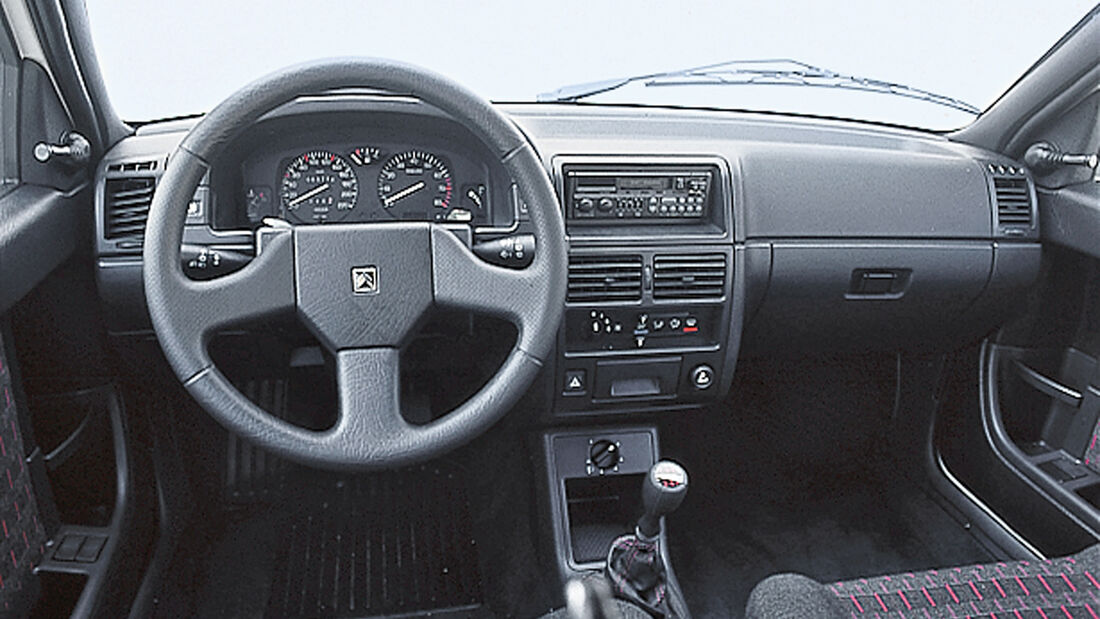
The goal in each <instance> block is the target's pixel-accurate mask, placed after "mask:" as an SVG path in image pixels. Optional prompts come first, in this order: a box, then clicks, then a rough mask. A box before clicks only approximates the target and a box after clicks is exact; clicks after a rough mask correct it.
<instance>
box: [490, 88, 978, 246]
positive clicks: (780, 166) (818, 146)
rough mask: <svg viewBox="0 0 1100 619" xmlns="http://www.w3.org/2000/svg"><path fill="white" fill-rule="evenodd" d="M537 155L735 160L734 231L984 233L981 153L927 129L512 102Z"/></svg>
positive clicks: (757, 234) (747, 234)
mask: <svg viewBox="0 0 1100 619" xmlns="http://www.w3.org/2000/svg"><path fill="white" fill-rule="evenodd" d="M510 111H511V112H512V115H513V118H514V119H515V120H516V121H517V122H518V123H519V124H520V126H521V127H522V128H523V129H524V130H525V131H526V132H527V134H528V136H529V137H530V138H531V139H532V140H533V141H534V142H535V144H536V146H537V147H538V148H539V150H540V152H541V154H542V156H543V158H544V159H546V160H549V159H551V158H552V157H555V156H558V155H573V154H580V153H583V154H586V155H595V154H606V155H720V156H722V157H725V158H726V159H727V160H729V161H731V162H732V164H733V165H735V168H736V171H735V177H736V178H735V182H737V183H739V184H740V187H739V189H740V192H741V203H738V202H737V201H736V199H735V204H734V210H735V218H737V219H738V222H739V223H741V224H742V226H741V230H740V231H739V232H738V234H737V238H738V239H746V238H748V239H752V238H928V239H930V238H942V239H963V238H969V239H975V238H989V237H990V236H991V234H992V230H993V227H992V223H993V222H992V215H991V213H992V211H991V208H990V197H989V191H988V186H987V179H986V176H985V174H984V173H983V171H982V167H981V164H980V161H982V160H984V159H989V158H997V159H999V158H998V157H996V155H993V154H991V153H983V152H981V151H978V150H976V149H973V148H971V147H968V146H964V145H958V144H954V143H952V142H950V141H948V140H947V139H945V138H943V137H940V136H938V135H934V134H927V133H920V132H916V131H907V130H903V129H894V128H889V127H881V128H880V127H870V126H868V125H860V124H857V123H850V122H842V121H830V120H821V119H803V118H794V117H775V116H767V115H760V114H731V113H718V112H703V111H685V110H662V109H658V110H638V109H607V108H598V109H593V108H583V107H582V108H577V107H567V106H562V107H546V106H539V107H538V108H537V109H536V108H535V107H534V106H514V107H513V108H511V109H510Z"/></svg>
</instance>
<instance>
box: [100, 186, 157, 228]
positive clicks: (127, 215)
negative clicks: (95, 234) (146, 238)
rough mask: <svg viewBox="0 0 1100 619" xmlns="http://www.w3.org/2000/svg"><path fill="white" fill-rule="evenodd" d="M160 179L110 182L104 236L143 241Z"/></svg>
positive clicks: (105, 208)
mask: <svg viewBox="0 0 1100 619" xmlns="http://www.w3.org/2000/svg"><path fill="white" fill-rule="evenodd" d="M155 186H156V179H154V178H153V177H152V176H141V177H131V178H109V179H107V182H106V186H105V188H104V196H103V207H104V213H105V218H106V220H105V222H104V223H105V225H104V236H106V237H107V239H117V238H123V237H140V236H142V234H144V232H145V220H146V219H147V218H148V217H149V204H150V203H151V202H152V201H153V189H154V187H155Z"/></svg>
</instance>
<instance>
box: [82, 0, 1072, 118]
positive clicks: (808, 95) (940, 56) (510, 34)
mask: <svg viewBox="0 0 1100 619" xmlns="http://www.w3.org/2000/svg"><path fill="white" fill-rule="evenodd" d="M780 4H782V6H779V5H780ZM1092 5H1093V0H1088V1H1084V0H1060V1H1059V2H1054V3H1046V4H1044V5H1043V6H1042V8H1041V10H1040V9H1039V8H1038V7H1037V5H1036V4H1035V3H1034V1H1028V2H1023V1H1017V0H1002V1H1000V2H996V3H987V2H959V1H958V0H935V1H933V0H924V1H923V2H911V3H896V2H877V1H872V0H867V1H859V2H857V1H852V2H844V3H824V2H818V1H803V2H785V3H768V4H764V3H759V4H756V3H754V4H752V5H747V3H741V2H731V1H728V0H726V1H716V2H709V1H697V2H691V3H676V2H669V1H667V0H662V1H651V0H631V1H629V2H599V1H592V0H582V1H576V0H557V1H555V2H553V3H547V4H535V3H517V2H515V1H514V0H513V1H509V2H505V1H496V0H479V1H477V2H462V3H457V2H433V1H420V2H407V1H402V2H382V1H379V0H372V1H370V2H363V1H350V0H345V1H340V0H329V1H326V2H308V1H306V0H294V1H284V0H266V1H257V2H237V3H233V2H229V1H228V0H188V1H186V2H150V1H149V0H87V9H88V14H89V20H90V22H91V29H92V37H93V42H94V44H95V48H96V54H97V55H98V58H99V62H100V65H101V69H102V72H103V77H104V80H105V82H106V84H107V91H108V94H109V96H110V97H111V100H112V103H113V104H114V106H115V108H116V110H117V111H118V113H119V115H120V116H121V117H122V118H124V119H126V120H131V121H147V120H154V119H159V118H167V117H173V116H184V115H191V114H198V113H202V112H205V111H207V110H209V109H210V108H212V107H213V106H214V105H216V104H217V103H218V102H219V101H220V100H222V99H223V98H225V97H226V96H227V95H229V94H230V93H232V92H233V91H235V90H236V89H238V88H239V87H240V86H242V85H244V84H246V83H248V82H249V81H252V80H254V79H256V78H257V77H259V76H260V75H263V74H265V73H267V72H270V71H273V70H275V69H278V68H280V67H283V66H286V65H289V64H294V63H297V62H301V61H304V60H310V59H316V58H323V57H329V56H348V55H353V56H380V57H388V58H394V59H397V60H402V61H405V62H410V63H414V64H418V65H421V66H424V67H427V68H429V69H432V70H434V71H437V72H439V73H442V74H444V75H446V76H448V77H450V78H452V79H455V80H457V81H459V82H460V83H463V84H464V85H466V86H467V87H469V88H471V89H473V90H474V91H476V92H478V93H480V94H481V95H483V96H485V97H487V98H489V99H492V100H494V101H508V102H526V101H536V100H538V99H539V98H540V95H543V96H542V99H547V98H548V97H547V95H548V94H549V93H553V92H555V91H557V90H558V89H561V88H562V87H564V86H571V85H577V84H584V83H589V82H600V81H607V80H615V79H621V78H631V77H635V76H648V75H655V74H660V73H664V72H670V71H671V72H676V71H682V70H684V69H689V68H693V67H700V66H707V65H715V64H718V63H726V62H728V61H735V60H736V61H750V62H751V61H758V60H764V59H791V60H795V61H797V62H796V63H795V64H794V65H792V66H800V65H803V64H805V65H809V66H813V67H822V68H825V69H827V70H828V71H830V72H835V73H836V74H839V75H842V76H844V77H845V78H849V77H855V78H860V79H862V78H870V79H872V80H877V81H879V82H888V83H892V84H897V85H900V86H904V87H906V88H908V89H909V92H920V93H929V94H932V95H934V96H938V97H941V98H942V100H951V101H957V102H959V103H961V105H958V106H952V105H943V104H942V100H941V101H940V102H937V101H936V100H932V99H928V98H925V97H915V96H911V95H902V96H899V95H898V94H897V93H896V92H895V93H886V92H883V91H882V89H877V90H875V89H872V90H860V89H857V88H853V87H851V86H852V85H853V84H858V79H857V80H848V79H845V80H844V83H845V84H846V85H847V86H844V87H839V88H830V87H823V86H822V85H820V84H816V85H806V84H803V85H798V84H795V83H794V81H792V80H788V79H786V77H785V76H784V79H782V80H780V79H772V80H762V81H757V80H744V79H740V78H739V79H737V80H735V82H736V83H721V82H722V80H700V79H694V80H669V79H664V80H657V83H654V81H653V80H636V81H631V82H629V83H626V84H623V85H621V86H620V87H616V88H613V89H609V90H605V91H601V92H598V93H594V94H592V95H590V96H586V97H582V98H580V99H579V100H580V101H583V102H588V103H628V104H642V105H673V106H684V107H708V108H722V109H740V110H754V111H777V112H784V113H799V114H811V115H820V116H832V117H840V118H852V119H856V120H869V121H875V122H885V123H892V124H899V125H906V126H912V127H922V128H927V129H933V130H946V129H953V128H957V127H961V126H964V125H966V124H968V123H970V122H971V121H972V120H973V119H974V117H975V115H974V114H973V112H972V111H968V108H970V107H971V106H972V107H973V108H974V109H978V110H983V109H985V108H986V107H988V106H989V105H990V104H992V103H993V102H994V101H995V100H996V99H997V97H999V96H1000V95H1001V93H1003V92H1004V91H1005V90H1006V89H1007V88H1008V87H1009V86H1011V85H1012V83H1013V82H1014V81H1015V80H1016V79H1018V78H1019V77H1020V75H1022V74H1023V73H1024V72H1025V71H1026V70H1027V69H1028V67H1030V66H1031V65H1032V63H1033V62H1035V61H1036V60H1037V59H1038V58H1039V57H1040V56H1041V55H1042V54H1043V53H1044V52H1045V51H1046V50H1047V49H1049V48H1050V47H1051V46H1052V45H1053V44H1054V43H1055V42H1056V41H1057V40H1058V39H1059V37H1061V36H1062V35H1063V34H1064V33H1065V32H1066V31H1067V30H1069V29H1070V28H1071V27H1072V26H1073V25H1074V24H1075V23H1076V22H1077V21H1078V20H1079V19H1080V18H1081V17H1082V16H1083V15H1084V14H1085V13H1086V12H1087V11H1088V10H1089V9H1090V8H1091V7H1092ZM726 81H727V82H728V81H729V80H726ZM803 81H805V80H803ZM549 98H552V97H549Z"/></svg>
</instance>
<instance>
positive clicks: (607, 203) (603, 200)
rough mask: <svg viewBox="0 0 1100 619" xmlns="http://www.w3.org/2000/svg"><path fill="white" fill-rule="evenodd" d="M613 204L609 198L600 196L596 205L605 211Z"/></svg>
mask: <svg viewBox="0 0 1100 619" xmlns="http://www.w3.org/2000/svg"><path fill="white" fill-rule="evenodd" d="M614 206H615V202H614V201H613V200H612V199H611V198H600V202H599V204H598V205H597V208H599V209H600V210H601V211H604V212H607V211H610V210H611V209H612V207H614Z"/></svg>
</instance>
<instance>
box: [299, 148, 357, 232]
mask: <svg viewBox="0 0 1100 619" xmlns="http://www.w3.org/2000/svg"><path fill="white" fill-rule="evenodd" d="M280 197H281V198H282V203H283V208H284V209H285V210H286V214H287V215H288V216H289V217H290V218H292V219H296V220H298V221H300V222H304V223H309V222H314V223H324V222H326V221H338V220H340V219H343V218H344V217H346V216H347V214H348V212H350V211H351V210H352V209H354V208H355V201H356V199H357V198H358V197H359V179H358V178H357V177H356V176H355V172H354V171H353V170H352V169H351V166H349V165H348V162H347V161H345V160H344V158H343V157H341V156H340V155H336V154H334V153H330V152H328V151H325V150H315V151H310V152H308V153H305V154H302V155H299V156H297V157H295V158H294V159H291V160H290V163H288V164H287V165H286V167H285V168H284V169H283V179H282V183H281V190H280Z"/></svg>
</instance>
